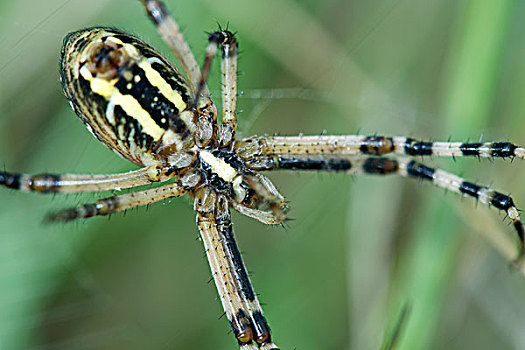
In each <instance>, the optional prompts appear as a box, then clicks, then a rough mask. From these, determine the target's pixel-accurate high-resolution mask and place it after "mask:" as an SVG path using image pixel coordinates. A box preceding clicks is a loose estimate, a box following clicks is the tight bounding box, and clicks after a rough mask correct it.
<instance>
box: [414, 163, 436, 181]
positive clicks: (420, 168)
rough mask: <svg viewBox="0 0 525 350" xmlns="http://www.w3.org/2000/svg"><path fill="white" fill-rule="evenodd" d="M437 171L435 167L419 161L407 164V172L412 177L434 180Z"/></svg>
mask: <svg viewBox="0 0 525 350" xmlns="http://www.w3.org/2000/svg"><path fill="white" fill-rule="evenodd" d="M435 171H436V170H435V169H433V168H430V167H428V166H426V165H423V164H421V163H418V162H416V161H411V162H410V163H408V164H407V174H408V175H410V176H412V177H417V178H420V179H423V180H430V181H432V180H433V179H434V173H435Z"/></svg>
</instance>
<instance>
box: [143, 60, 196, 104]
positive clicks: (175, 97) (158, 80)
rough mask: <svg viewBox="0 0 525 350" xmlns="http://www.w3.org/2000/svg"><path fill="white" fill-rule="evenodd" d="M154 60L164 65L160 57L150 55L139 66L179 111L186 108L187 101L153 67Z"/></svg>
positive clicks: (152, 83)
mask: <svg viewBox="0 0 525 350" xmlns="http://www.w3.org/2000/svg"><path fill="white" fill-rule="evenodd" d="M154 62H157V63H159V64H162V65H164V64H163V63H162V61H161V60H159V59H158V58H156V57H150V58H148V59H144V60H142V62H140V63H139V67H140V68H142V70H143V71H144V73H145V74H146V78H147V79H148V81H149V82H150V83H151V85H153V86H155V87H156V88H158V89H159V91H160V93H161V94H162V95H164V97H166V98H167V99H168V100H169V101H170V102H171V103H173V104H174V105H175V107H177V109H178V110H179V111H183V110H184V109H185V108H186V103H185V102H184V101H183V100H182V96H181V95H180V94H179V93H178V92H176V91H174V90H173V89H172V88H171V86H170V84H168V82H167V81H166V80H164V78H163V77H162V76H161V75H160V74H159V72H157V71H156V70H155V69H153V67H152V66H151V64H152V63H154Z"/></svg>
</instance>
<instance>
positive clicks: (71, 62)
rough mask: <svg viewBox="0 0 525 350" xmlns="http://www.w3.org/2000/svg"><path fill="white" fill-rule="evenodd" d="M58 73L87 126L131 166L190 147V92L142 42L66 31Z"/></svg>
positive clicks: (100, 31)
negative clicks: (163, 151)
mask: <svg viewBox="0 0 525 350" xmlns="http://www.w3.org/2000/svg"><path fill="white" fill-rule="evenodd" d="M60 75H61V80H62V84H63V89H64V92H65V94H66V96H67V98H68V99H69V101H70V103H71V106H72V107H73V109H74V110H75V112H76V114H77V115H78V116H79V117H80V118H81V119H82V121H83V122H84V124H85V125H86V126H87V128H88V129H89V130H90V131H91V132H92V133H93V135H95V137H96V138H98V139H99V140H100V141H102V142H104V144H106V146H108V147H109V148H110V149H112V150H114V151H115V152H117V153H118V154H119V155H121V156H122V157H124V158H126V159H128V160H130V161H132V162H133V163H135V164H138V165H151V164H155V163H157V162H159V158H160V156H158V155H157V154H156V150H158V149H163V148H164V149H165V148H166V146H172V147H169V149H170V150H172V151H180V150H184V149H188V148H189V147H191V146H192V145H193V143H194V137H193V135H194V130H195V128H194V126H193V124H192V123H193V122H192V116H193V113H191V111H187V110H186V109H187V107H188V105H189V101H190V95H191V94H190V89H189V88H188V86H187V83H186V81H185V79H184V78H183V76H182V75H181V74H180V72H179V71H178V70H177V69H176V68H175V67H174V66H173V65H172V64H171V63H169V61H168V60H166V59H165V58H164V57H163V56H162V55H161V54H160V53H159V52H158V51H157V50H155V49H154V48H153V47H151V46H150V45H148V44H146V43H145V42H143V41H142V40H140V39H138V38H136V37H134V36H132V35H130V34H127V33H124V32H121V31H118V30H115V29H109V28H88V29H83V30H80V31H77V32H73V33H70V34H68V35H67V36H66V38H65V39H64V45H63V48H62V57H61V64H60ZM183 112H184V113H183Z"/></svg>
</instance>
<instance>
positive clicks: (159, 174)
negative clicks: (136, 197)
mask: <svg viewBox="0 0 525 350" xmlns="http://www.w3.org/2000/svg"><path fill="white" fill-rule="evenodd" d="M170 177H171V176H169V175H167V173H166V170H164V171H163V169H162V168H161V166H160V165H153V166H149V167H145V168H142V169H138V170H134V171H129V172H126V173H120V174H104V175H83V174H82V175H79V174H61V175H60V174H38V175H27V174H17V173H8V172H0V185H4V186H7V187H9V188H13V189H15V190H20V191H23V192H41V193H76V192H93V191H109V190H120V189H124V188H130V187H137V186H142V185H147V184H150V183H152V182H164V181H167V180H169V179H170Z"/></svg>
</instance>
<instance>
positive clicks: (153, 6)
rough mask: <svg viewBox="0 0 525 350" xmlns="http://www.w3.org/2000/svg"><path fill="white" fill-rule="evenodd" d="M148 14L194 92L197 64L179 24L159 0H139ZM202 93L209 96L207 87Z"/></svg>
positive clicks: (198, 74)
mask: <svg viewBox="0 0 525 350" xmlns="http://www.w3.org/2000/svg"><path fill="white" fill-rule="evenodd" d="M141 2H142V4H143V5H144V8H145V9H146V12H147V13H148V16H149V17H150V19H151V20H152V21H153V23H154V24H155V26H156V27H157V30H158V32H159V33H160V35H161V36H162V38H163V39H164V41H165V42H166V43H167V44H168V45H169V47H170V48H171V49H172V50H173V52H174V53H175V56H176V57H177V59H178V60H179V62H180V63H181V65H182V68H183V69H184V72H186V76H187V77H188V78H189V79H190V81H191V84H190V86H191V90H192V91H193V92H194V91H195V87H196V86H197V84H198V82H199V79H200V77H201V74H200V69H199V65H198V64H197V60H196V59H195V56H193V53H192V52H191V50H190V47H189V45H188V43H187V42H186V40H184V37H183V35H182V33H181V32H180V28H179V25H178V24H177V22H175V19H173V17H172V16H171V15H170V13H169V12H168V10H167V9H166V5H164V3H163V2H162V1H159V0H141ZM202 93H203V94H204V95H206V96H209V94H210V93H209V91H208V88H207V87H206V86H205V87H204V88H203V91H202Z"/></svg>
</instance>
